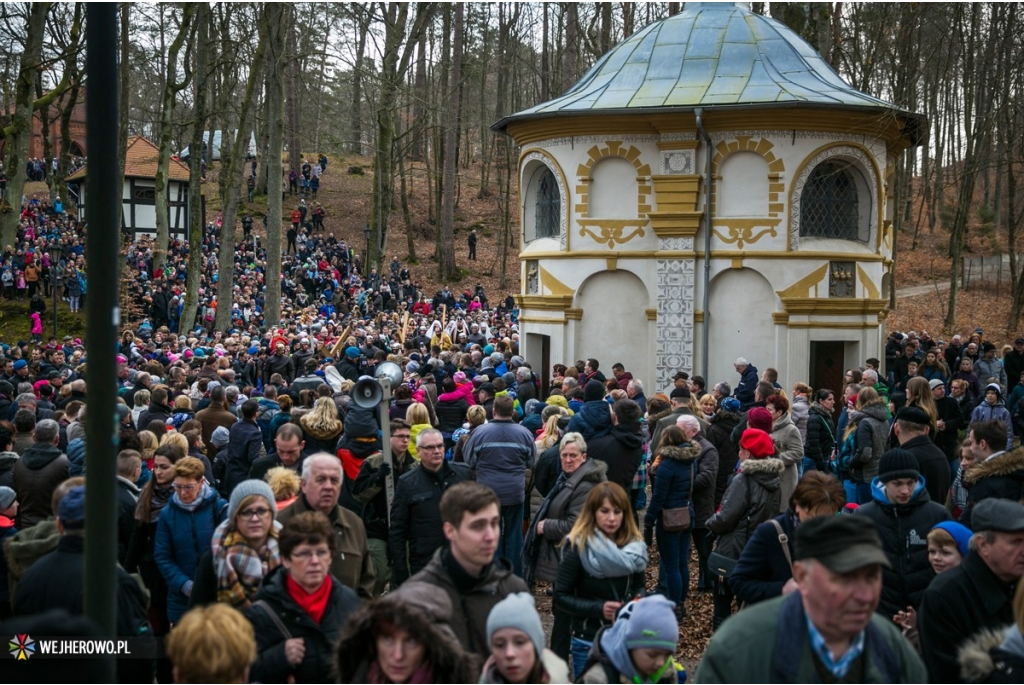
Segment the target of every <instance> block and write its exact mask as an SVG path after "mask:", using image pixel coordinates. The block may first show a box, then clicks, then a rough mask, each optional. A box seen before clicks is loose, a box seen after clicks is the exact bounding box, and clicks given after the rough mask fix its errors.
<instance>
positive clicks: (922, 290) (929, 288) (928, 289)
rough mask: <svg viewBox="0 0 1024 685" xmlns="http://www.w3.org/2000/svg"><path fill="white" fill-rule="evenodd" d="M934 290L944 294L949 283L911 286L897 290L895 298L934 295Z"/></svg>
mask: <svg viewBox="0 0 1024 685" xmlns="http://www.w3.org/2000/svg"><path fill="white" fill-rule="evenodd" d="M936 290H938V291H939V292H945V291H947V290H949V281H941V282H939V283H929V284H927V285H911V286H908V287H906V288H897V289H896V297H898V298H899V297H917V296H918V295H928V294H931V293H934V292H935V291H936Z"/></svg>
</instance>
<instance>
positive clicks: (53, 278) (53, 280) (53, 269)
mask: <svg viewBox="0 0 1024 685" xmlns="http://www.w3.org/2000/svg"><path fill="white" fill-rule="evenodd" d="M50 288H51V289H52V290H53V337H54V338H56V337H57V264H54V263H53V259H52V255H51V259H50ZM40 323H41V322H40Z"/></svg>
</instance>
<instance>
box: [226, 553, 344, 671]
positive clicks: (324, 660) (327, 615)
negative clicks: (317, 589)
mask: <svg viewBox="0 0 1024 685" xmlns="http://www.w3.org/2000/svg"><path fill="white" fill-rule="evenodd" d="M287 575H288V574H287V572H286V571H285V569H284V567H283V566H279V567H278V568H276V569H274V570H273V571H271V572H270V574H269V575H268V576H266V577H265V578H264V579H263V584H262V585H260V589H259V591H258V592H257V593H256V599H255V601H256V603H255V604H254V605H253V606H250V607H249V608H248V609H246V610H245V617H246V618H247V619H249V622H250V623H251V624H252V627H253V630H254V631H255V632H256V661H255V662H254V663H253V665H252V668H251V669H250V670H249V679H250V680H251V681H252V682H259V683H283V682H285V681H286V680H287V679H288V676H294V678H295V679H294V681H292V682H296V683H334V682H337V680H336V679H335V677H334V646H335V645H336V644H337V642H338V638H339V637H340V636H341V629H342V628H343V627H344V626H345V622H346V621H347V620H348V617H349V615H350V614H351V613H352V612H353V611H355V609H356V608H357V607H358V606H359V597H358V596H357V595H356V593H355V591H353V590H352V589H350V588H347V587H345V586H344V585H342V584H341V581H339V580H338V579H337V578H335V577H334V576H331V597H330V599H328V600H327V609H326V610H325V611H324V615H323V616H322V617H321V619H320V624H319V625H317V624H316V623H315V622H314V621H313V619H312V618H311V617H310V616H309V614H307V613H306V612H305V611H304V610H303V609H302V608H301V607H300V606H299V605H298V604H297V603H296V602H295V600H294V599H292V597H291V595H289V594H288V588H287V585H286V578H287ZM260 600H262V601H263V602H266V605H267V606H266V607H264V606H262V605H261V604H260ZM266 608H269V609H270V610H271V611H273V612H274V613H275V614H276V615H277V617H278V618H279V619H280V620H281V623H283V624H284V626H285V628H287V629H288V632H289V634H290V636H291V637H301V638H303V640H304V641H305V647H306V656H305V657H304V658H303V659H302V663H300V664H299V665H298V666H292V665H291V664H289V663H288V659H287V658H286V657H285V655H284V643H285V639H286V637H285V636H284V635H282V634H281V631H280V630H279V629H278V627H277V624H276V622H275V621H274V619H273V618H271V617H270V616H269V615H268V614H267V611H266Z"/></svg>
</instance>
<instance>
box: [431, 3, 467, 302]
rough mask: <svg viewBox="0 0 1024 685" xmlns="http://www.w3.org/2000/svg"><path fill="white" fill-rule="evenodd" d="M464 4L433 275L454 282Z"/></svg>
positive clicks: (459, 10) (458, 13) (457, 31)
mask: <svg viewBox="0 0 1024 685" xmlns="http://www.w3.org/2000/svg"><path fill="white" fill-rule="evenodd" d="M464 13H465V3H461V2H457V3H455V27H454V30H453V41H452V70H451V79H450V80H449V84H450V86H451V87H450V88H449V89H448V90H449V92H448V97H447V100H448V106H447V112H446V117H445V118H446V120H447V121H446V122H445V124H446V126H445V132H444V147H445V151H444V196H443V197H442V200H441V230H440V231H439V232H438V234H439V235H440V236H441V241H440V244H439V247H440V250H439V252H440V254H439V257H440V259H439V260H438V263H437V275H438V277H439V278H440V279H441V280H442V281H443V282H447V281H450V280H457V279H458V276H459V270H458V267H456V265H455V226H454V223H455V173H456V169H455V166H456V163H457V162H458V151H457V150H456V139H457V134H458V127H459V114H458V112H459V106H460V103H461V101H462V97H461V93H462V87H461V83H462V28H463V18H464Z"/></svg>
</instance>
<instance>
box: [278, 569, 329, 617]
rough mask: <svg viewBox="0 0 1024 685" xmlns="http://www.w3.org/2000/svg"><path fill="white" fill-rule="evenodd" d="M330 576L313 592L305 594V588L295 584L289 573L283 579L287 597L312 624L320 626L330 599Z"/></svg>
mask: <svg viewBox="0 0 1024 685" xmlns="http://www.w3.org/2000/svg"><path fill="white" fill-rule="evenodd" d="M332 582H333V581H332V580H331V576H330V575H328V576H327V578H326V579H324V582H323V584H321V585H320V587H319V588H317V589H316V590H314V591H313V592H306V590H305V588H303V587H302V586H301V585H299V584H298V583H296V582H295V579H294V578H292V575H291V574H290V573H289V574H288V576H287V577H286V578H285V585H286V587H287V588H288V596H289V597H291V598H292V599H293V600H295V603H296V604H298V605H299V608H301V609H302V610H303V611H305V612H306V613H307V614H308V615H309V617H310V618H311V619H313V622H314V623H316V624H317V625H320V619H322V618H323V617H324V612H325V611H327V600H329V599H330V598H331V583H332Z"/></svg>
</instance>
